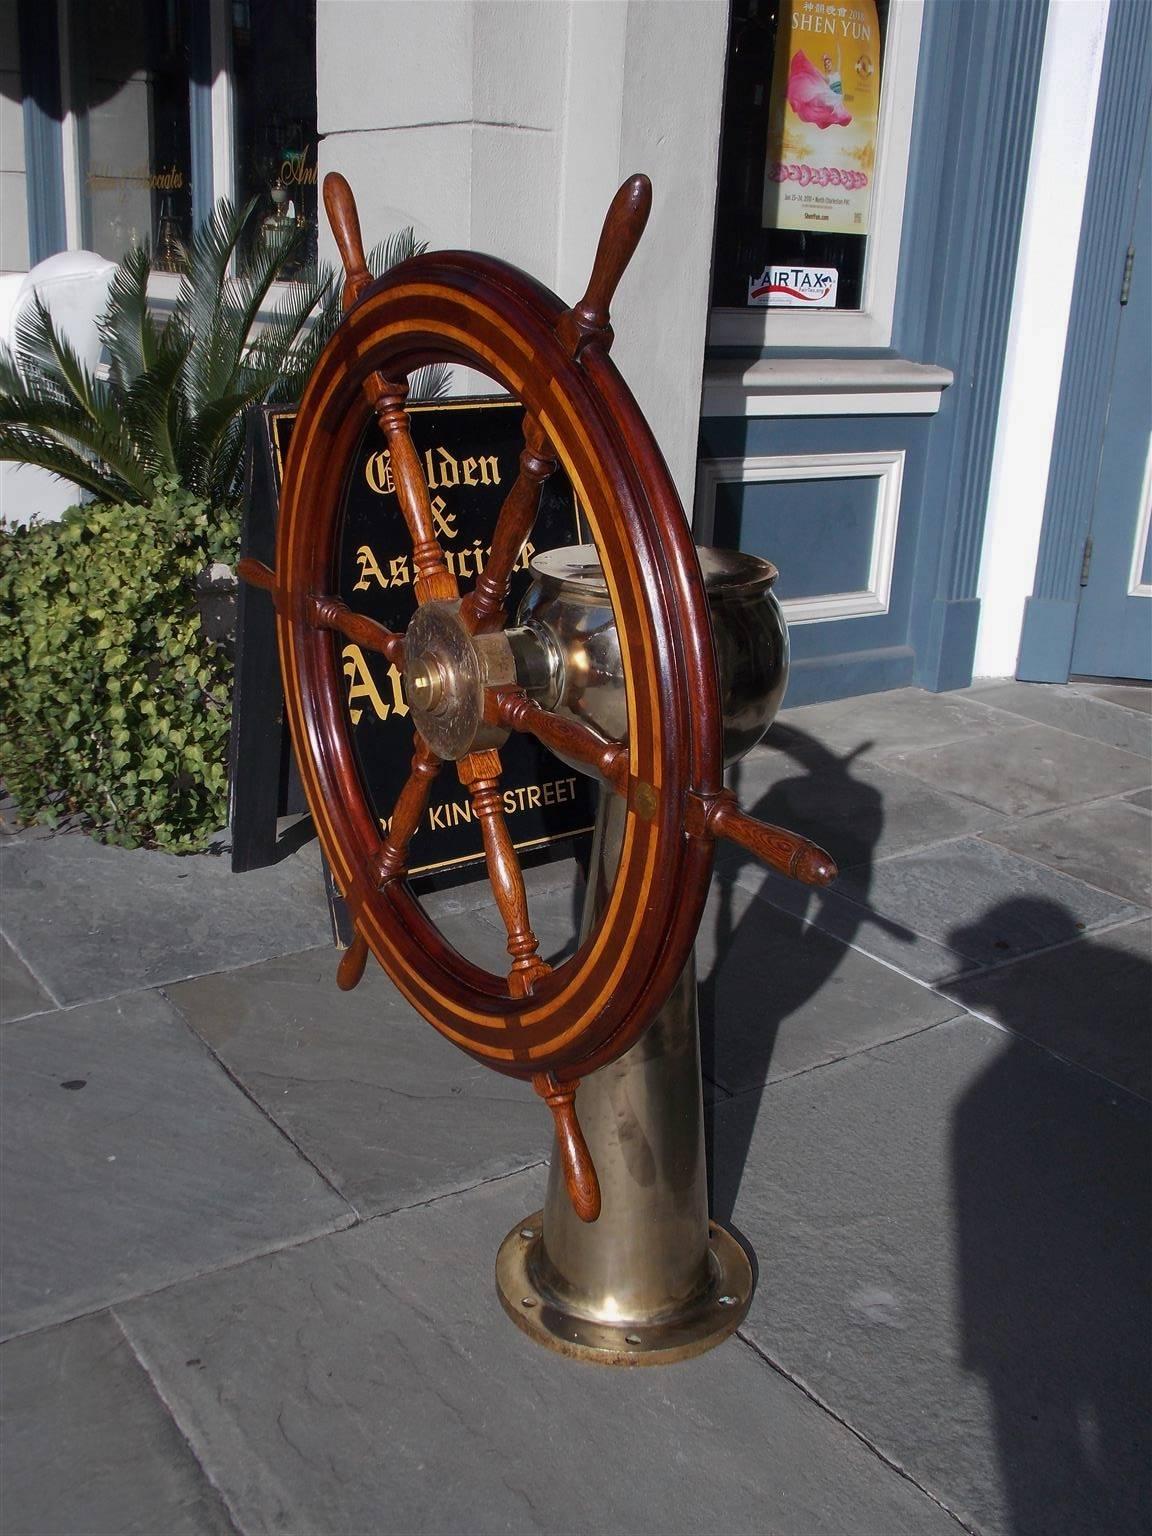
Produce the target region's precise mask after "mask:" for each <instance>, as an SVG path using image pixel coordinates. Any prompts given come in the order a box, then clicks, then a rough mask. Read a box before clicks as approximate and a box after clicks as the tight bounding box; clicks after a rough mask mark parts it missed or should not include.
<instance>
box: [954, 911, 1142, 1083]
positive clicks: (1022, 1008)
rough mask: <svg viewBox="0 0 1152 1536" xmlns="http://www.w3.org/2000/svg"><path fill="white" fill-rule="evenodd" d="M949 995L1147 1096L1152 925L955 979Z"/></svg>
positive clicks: (1138, 925)
mask: <svg viewBox="0 0 1152 1536" xmlns="http://www.w3.org/2000/svg"><path fill="white" fill-rule="evenodd" d="M947 993H948V995H949V997H952V998H954V999H955V1000H956V1001H957V1002H958V1003H962V1004H963V1005H964V1007H965V1008H967V1009H969V1010H970V1011H971V1012H972V1013H977V1014H979V1015H980V1016H981V1018H986V1019H991V1020H993V1021H994V1022H995V1023H997V1024H1002V1025H1004V1027H1005V1028H1007V1029H1012V1030H1014V1031H1016V1033H1017V1034H1021V1035H1025V1036H1027V1038H1028V1039H1030V1040H1035V1041H1036V1043H1037V1044H1038V1045H1043V1046H1045V1047H1046V1048H1047V1049H1048V1050H1051V1051H1055V1052H1056V1053H1057V1055H1059V1056H1063V1057H1065V1058H1066V1059H1067V1060H1068V1061H1072V1062H1075V1063H1077V1065H1079V1066H1082V1067H1087V1068H1088V1070H1089V1071H1091V1072H1099V1073H1100V1074H1101V1076H1103V1077H1107V1078H1109V1079H1110V1080H1111V1081H1112V1082H1114V1083H1118V1084H1120V1085H1121V1087H1124V1088H1127V1089H1129V1090H1130V1091H1131V1092H1132V1093H1139V1094H1142V1095H1143V1096H1144V1097H1145V1098H1149V1097H1152V1027H1150V1025H1152V919H1149V918H1143V919H1141V920H1140V921H1139V922H1135V923H1127V924H1125V925H1124V926H1123V927H1120V928H1109V929H1108V930H1107V932H1105V933H1100V934H1094V935H1093V936H1092V937H1091V938H1082V939H1077V940H1076V941H1075V942H1074V943H1072V944H1068V945H1065V946H1064V947H1062V948H1060V949H1054V950H1046V951H1045V952H1044V953H1043V954H1041V955H1032V956H1030V957H1029V958H1027V959H1025V960H1016V961H1014V962H1013V963H1012V964H1010V965H1004V966H1000V967H999V968H998V969H996V970H992V971H986V972H983V973H977V974H976V975H972V976H967V977H963V978H961V980H959V981H956V982H953V983H951V984H950V985H949V986H948V987H947Z"/></svg>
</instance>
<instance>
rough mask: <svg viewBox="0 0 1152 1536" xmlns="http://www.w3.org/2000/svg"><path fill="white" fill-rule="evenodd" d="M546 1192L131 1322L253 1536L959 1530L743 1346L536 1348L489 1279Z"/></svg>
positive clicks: (317, 1254) (534, 1186)
mask: <svg viewBox="0 0 1152 1536" xmlns="http://www.w3.org/2000/svg"><path fill="white" fill-rule="evenodd" d="M542 1188H543V1180H542V1178H541V1177H539V1176H538V1175H534V1174H527V1175H518V1176H515V1177H513V1178H510V1179H506V1180H500V1181H498V1182H496V1183H492V1184H487V1185H484V1186H483V1187H481V1188H479V1189H475V1190H472V1191H470V1192H469V1193H467V1194H466V1195H461V1196H454V1197H450V1198H448V1199H446V1200H443V1201H439V1202H437V1203H436V1204H434V1205H431V1206H426V1207H423V1208H422V1209H420V1210H418V1211H405V1212H401V1213H400V1214H398V1215H395V1216H390V1217H385V1218H381V1219H378V1220H376V1221H373V1222H370V1223H368V1224H367V1225H365V1226H362V1227H360V1228H358V1229H356V1230H355V1231H353V1232H348V1233H343V1234H341V1235H339V1236H338V1237H335V1238H325V1239H323V1240H321V1241H319V1242H315V1243H309V1244H307V1245H306V1246H304V1247H301V1248H297V1249H294V1250H292V1251H291V1252H284V1253H281V1254H277V1255H275V1256H272V1257H270V1258H267V1259H261V1260H257V1261H255V1262H253V1263H249V1264H245V1265H242V1266H240V1267H238V1268H236V1269H233V1270H230V1271H228V1272H227V1273H220V1274H217V1275H212V1276H207V1277H204V1278H202V1279H200V1280H197V1281H194V1282H191V1283H189V1284H187V1285H183V1286H180V1287H178V1288H175V1289H173V1290H170V1291H167V1292H165V1293H164V1294H163V1295H161V1296H156V1297H152V1298H150V1299H148V1300H146V1301H143V1302H138V1303H135V1304H133V1305H131V1306H127V1307H125V1308H123V1309H121V1310H120V1311H119V1316H120V1318H121V1320H122V1322H123V1325H124V1327H125V1329H126V1331H127V1333H128V1336H129V1338H130V1339H131V1340H132V1342H133V1345H134V1347H135V1348H136V1350H137V1352H138V1353H139V1355H140V1356H141V1358H142V1359H143V1360H144V1362H145V1363H146V1365H147V1367H148V1369H149V1371H150V1372H151V1374H152V1375H153V1377H154V1378H155V1379H156V1380H157V1382H158V1384H159V1388H160V1391H161V1393H162V1394H163V1396H164V1399H165V1401H166V1402H167V1403H168V1404H169V1406H170V1407H171V1409H172V1412H173V1413H174V1414H175V1416H176V1419H177V1421H178V1423H179V1424H180V1426H181V1428H182V1430H183V1431H184V1433H185V1435H186V1436H187V1437H188V1439H189V1440H190V1442H191V1444H192V1446H193V1448H194V1450H195V1451H196V1454H197V1456H198V1457H199V1459H200V1460H201V1462H202V1464H203V1465H204V1466H205V1468H206V1469H207V1471H208V1473H209V1474H210V1476H211V1477H212V1479H213V1481H214V1482H215V1483H216V1484H217V1486H218V1487H219V1488H220V1489H221V1490H222V1492H223V1494H224V1496H225V1498H226V1499H227V1502H228V1505H229V1507H230V1508H231V1510H232V1511H233V1513H234V1516H235V1518H236V1520H237V1522H238V1523H239V1524H240V1526H241V1527H242V1528H243V1530H244V1531H245V1532H247V1533H249V1536H258V1533H264V1532H273V1531H275V1532H283V1531H291V1532H293V1533H304V1532H323V1533H331V1536H343V1533H348V1532H357V1533H359V1532H380V1533H382V1536H383V1533H396V1536H401V1533H403V1536H409V1533H416V1532H435V1533H444V1536H450V1533H451V1536H454V1533H457V1532H468V1533H469V1536H472V1533H476V1536H486V1533H489V1532H493V1533H494V1532H501V1533H503V1532H535V1531H552V1532H555V1531H563V1532H564V1533H565V1536H583V1533H596V1536H599V1533H601V1532H604V1531H610V1530H612V1531H626V1532H628V1533H629V1536H643V1533H648V1532H651V1533H653V1536H657V1533H658V1536H668V1533H672V1536H680V1533H684V1536H688V1533H697V1532H699V1531H701V1530H705V1529H707V1530H730V1531H753V1530H754V1531H765V1532H768V1531H774V1532H782V1533H783V1532H787V1533H789V1536H800V1533H803V1536H824V1533H827V1536H844V1533H845V1532H848V1531H850V1532H852V1533H853V1536H901V1533H907V1536H935V1533H946V1532H954V1533H958V1531H959V1527H958V1526H957V1525H956V1524H955V1522H954V1521H953V1520H952V1519H951V1517H950V1516H948V1515H947V1514H945V1513H944V1512H943V1511H942V1510H940V1509H939V1508H938V1507H937V1506H936V1505H935V1504H933V1502H932V1501H931V1500H930V1499H929V1498H928V1497H926V1496H925V1495H924V1494H922V1493H921V1492H919V1491H918V1490H917V1489H915V1488H913V1487H912V1486H911V1485H910V1484H909V1483H907V1482H905V1481H904V1480H903V1479H901V1478H899V1477H897V1476H896V1475H894V1474H893V1473H892V1471H891V1470H890V1469H889V1468H887V1467H885V1466H884V1465H883V1464H882V1463H881V1462H880V1461H878V1460H877V1459H876V1458H875V1457H874V1456H873V1455H872V1454H871V1453H870V1452H869V1451H868V1450H867V1449H866V1448H865V1447H864V1446H862V1445H861V1444H860V1442H859V1441H858V1440H857V1439H856V1438H855V1437H854V1436H853V1435H851V1434H850V1433H849V1432H848V1431H847V1430H845V1429H844V1428H843V1427H842V1426H841V1425H839V1424H837V1423H836V1422H835V1421H834V1420H833V1419H831V1418H830V1417H829V1416H828V1415H826V1414H824V1413H823V1412H822V1411H821V1410H820V1409H819V1408H818V1407H816V1406H815V1405H814V1404H812V1403H811V1402H809V1401H808V1400H807V1399H806V1398H805V1397H804V1396H803V1394H801V1393H800V1392H798V1391H797V1390H796V1389H795V1388H794V1387H792V1386H791V1385H789V1383H787V1382H786V1381H784V1380H783V1379H782V1378H781V1377H780V1376H779V1375H777V1374H776V1373H775V1372H774V1371H772V1370H771V1369H769V1368H768V1367H767V1366H766V1365H765V1364H764V1363H763V1361H761V1360H760V1359H759V1358H758V1357H757V1356H756V1355H755V1354H754V1353H753V1352H752V1351H751V1350H750V1349H748V1348H747V1347H746V1346H745V1345H742V1344H741V1343H740V1342H738V1341H729V1342H728V1343H727V1344H726V1345H724V1346H723V1347H722V1348H721V1349H719V1350H717V1351H715V1352H714V1353H712V1354H710V1355H707V1356H704V1357H702V1358H701V1359H698V1360H695V1361H688V1362H685V1363H683V1364H681V1365H677V1366H674V1367H665V1368H662V1369H653V1370H635V1371H625V1370H616V1371H612V1370H604V1369H598V1368H596V1367H590V1366H587V1365H579V1364H575V1363H573V1362H570V1361H566V1360H564V1359H562V1358H561V1357H559V1356H557V1355H553V1354H551V1353H550V1352H548V1351H546V1350H543V1349H541V1348H540V1347H539V1346H537V1345H534V1344H532V1343H530V1342H529V1341H528V1340H527V1339H526V1338H524V1337H523V1335H521V1334H520V1333H519V1332H518V1331H517V1330H516V1328H515V1327H514V1326H513V1325H512V1324H511V1323H510V1322H509V1321H508V1320H507V1319H506V1318H505V1316H504V1314H503V1312H502V1311H501V1309H500V1306H499V1304H498V1302H497V1300H496V1297H495V1294H494V1288H493V1282H492V1266H493V1261H494V1258H495V1253H496V1249H497V1246H498V1245H499V1242H500V1240H501V1238H502V1237H503V1236H504V1233H505V1232H506V1231H507V1230H508V1229H509V1228H510V1227H511V1226H512V1225H513V1223H514V1222H516V1221H518V1220H520V1219H522V1217H523V1215H524V1214H525V1213H526V1212H527V1211H530V1210H532V1209H534V1208H535V1207H536V1205H537V1204H538V1203H539V1201H540V1199H541V1196H542ZM189 1360H195V1361H198V1362H199V1363H198V1364H196V1365H195V1366H191V1367H190V1366H189V1365H188V1364H187V1363H186V1362H187V1361H189Z"/></svg>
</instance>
